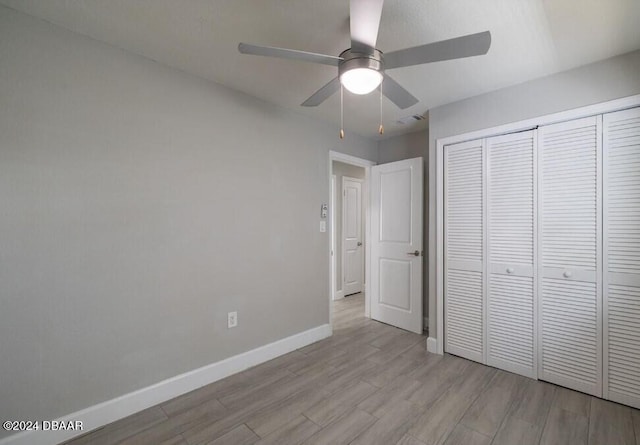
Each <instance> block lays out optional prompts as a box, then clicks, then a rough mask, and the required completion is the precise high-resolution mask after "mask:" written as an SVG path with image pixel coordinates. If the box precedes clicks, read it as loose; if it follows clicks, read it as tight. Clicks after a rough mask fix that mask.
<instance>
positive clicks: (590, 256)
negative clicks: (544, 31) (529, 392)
mask: <svg viewBox="0 0 640 445" xmlns="http://www.w3.org/2000/svg"><path fill="white" fill-rule="evenodd" d="M600 130H601V117H590V118H585V119H579V120H574V121H570V122H564V123H560V124H555V125H549V126H545V127H540V129H539V130H538V138H539V144H538V146H539V151H538V159H539V165H538V171H539V173H540V175H541V178H540V179H539V183H538V199H539V207H538V209H539V212H540V217H539V226H540V227H539V229H540V230H539V242H540V244H539V246H540V250H539V254H540V257H541V261H540V263H539V264H540V266H539V268H538V274H539V277H540V279H539V283H538V299H539V306H538V318H539V327H538V335H539V358H538V359H539V365H538V366H539V370H538V378H540V379H543V380H547V381H550V382H552V383H557V384H559V385H562V386H566V387H568V388H572V389H576V390H578V391H582V392H586V393H588V394H592V395H595V396H601V395H602V327H601V313H602V299H601V295H600V294H601V286H600V285H601V275H602V270H601V261H602V255H601V248H602V242H601V233H602V232H601V215H602V213H601V210H602V209H601V194H600V191H601V181H602V175H601V145H602V144H601V142H602V139H601V136H600V135H601V131H600Z"/></svg>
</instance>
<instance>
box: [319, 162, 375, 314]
mask: <svg viewBox="0 0 640 445" xmlns="http://www.w3.org/2000/svg"><path fill="white" fill-rule="evenodd" d="M373 165H375V163H374V162H372V161H369V160H366V159H361V158H356V157H353V156H349V155H345V154H342V153H338V152H334V151H331V152H330V156H329V178H330V184H331V195H330V203H329V211H330V213H329V215H330V217H329V225H330V232H331V266H330V267H331V273H330V279H331V285H330V296H329V298H330V300H331V301H336V300H341V299H342V298H344V297H345V296H347V295H355V294H358V293H362V294H364V299H365V316H367V317H369V316H370V308H369V298H368V297H369V296H368V295H367V276H368V273H367V269H368V253H367V250H366V239H367V234H368V230H369V229H368V225H369V204H368V202H369V171H370V168H371V166H373ZM358 188H359V191H358ZM358 195H359V196H358ZM358 207H359V209H358ZM345 209H346V211H345ZM343 229H346V230H343ZM359 243H360V245H358V244H359ZM345 278H346V281H347V283H346V285H345Z"/></svg>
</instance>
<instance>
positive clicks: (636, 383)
mask: <svg viewBox="0 0 640 445" xmlns="http://www.w3.org/2000/svg"><path fill="white" fill-rule="evenodd" d="M603 213H604V218H603V225H604V227H603V233H604V239H603V242H604V246H603V261H604V273H603V293H604V295H603V300H604V301H603V310H604V313H603V318H604V329H603V333H604V339H603V341H604V376H603V379H604V384H603V396H604V397H605V398H607V399H609V400H613V401H616V402H620V403H624V404H627V405H631V406H634V407H636V408H640V322H639V320H640V108H633V109H630V110H625V111H619V112H616V113H610V114H605V115H604V116H603Z"/></svg>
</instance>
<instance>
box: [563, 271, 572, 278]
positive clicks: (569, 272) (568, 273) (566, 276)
mask: <svg viewBox="0 0 640 445" xmlns="http://www.w3.org/2000/svg"><path fill="white" fill-rule="evenodd" d="M571 275H572V273H571V271H570V270H565V271H564V273H563V274H562V276H563V277H565V278H570V277H571Z"/></svg>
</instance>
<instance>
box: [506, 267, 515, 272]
mask: <svg viewBox="0 0 640 445" xmlns="http://www.w3.org/2000/svg"><path fill="white" fill-rule="evenodd" d="M513 272H515V270H513V267H507V273H513Z"/></svg>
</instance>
